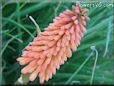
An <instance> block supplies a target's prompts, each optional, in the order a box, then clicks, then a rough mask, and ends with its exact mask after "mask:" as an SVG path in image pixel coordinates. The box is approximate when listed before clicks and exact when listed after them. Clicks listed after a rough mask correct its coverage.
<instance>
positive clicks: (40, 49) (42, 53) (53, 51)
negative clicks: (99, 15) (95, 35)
mask: <svg viewBox="0 0 114 86" xmlns="http://www.w3.org/2000/svg"><path fill="white" fill-rule="evenodd" d="M86 13H87V10H86V9H84V8H81V5H80V3H78V6H77V7H75V6H72V11H70V10H68V9H67V10H66V11H64V12H62V13H60V15H59V16H58V17H55V19H53V23H51V24H49V26H48V27H47V28H45V31H44V32H41V33H40V34H39V36H37V37H35V38H34V40H33V42H31V43H30V45H28V46H27V47H26V48H25V50H24V51H23V53H22V56H21V57H19V58H18V59H17V61H19V63H20V65H26V66H25V67H24V68H23V69H22V70H21V73H22V74H30V77H29V80H30V81H34V80H35V78H36V77H37V76H39V79H40V83H44V81H48V80H49V79H51V78H52V75H53V74H55V73H56V69H59V68H60V65H62V64H64V62H65V61H67V58H69V57H71V56H72V52H71V49H72V50H74V51H76V50H77V46H78V45H79V44H80V40H81V38H82V37H83V35H84V32H86V29H85V27H84V26H85V25H86V20H88V19H89V17H88V16H87V14H86Z"/></svg>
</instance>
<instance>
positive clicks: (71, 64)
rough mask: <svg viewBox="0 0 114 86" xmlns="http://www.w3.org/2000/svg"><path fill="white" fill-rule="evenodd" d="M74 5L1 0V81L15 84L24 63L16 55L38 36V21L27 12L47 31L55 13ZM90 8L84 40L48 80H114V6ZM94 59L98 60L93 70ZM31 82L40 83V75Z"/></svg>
mask: <svg viewBox="0 0 114 86" xmlns="http://www.w3.org/2000/svg"><path fill="white" fill-rule="evenodd" d="M82 4H84V3H82ZM85 4H87V3H85ZM93 4H94V3H93ZM72 5H76V3H74V2H56V3H51V2H35V3H32V2H31V3H27V2H23V3H16V2H15V3H8V2H5V3H2V51H1V54H2V69H3V74H2V75H3V76H2V84H13V83H15V82H16V81H17V79H18V78H19V77H20V74H21V73H20V70H21V68H22V67H21V66H20V65H19V63H18V62H17V61H16V58H18V57H19V56H20V55H21V53H22V50H23V49H24V47H25V46H27V45H28V44H29V42H31V41H32V40H33V38H34V37H35V36H36V28H35V25H34V24H33V22H32V21H31V20H30V19H29V17H28V16H32V17H33V18H34V19H35V20H36V22H37V23H38V24H39V26H40V29H41V31H44V28H45V27H47V26H48V25H49V23H51V22H52V20H53V18H54V17H55V16H58V15H59V13H61V12H62V11H64V10H66V9H71V7H72ZM113 5H114V4H113ZM87 8H88V9H89V13H88V15H89V17H90V18H91V20H89V21H88V22H87V25H86V28H87V32H86V33H85V36H84V38H82V40H81V45H80V46H79V47H78V50H77V51H76V52H73V56H72V57H71V58H70V59H68V61H67V62H65V64H64V65H62V66H61V68H60V69H59V70H57V73H56V74H55V75H54V76H53V78H52V79H51V80H49V81H48V82H46V83H45V84H52V85H54V84H70V85H72V84H90V82H92V84H114V81H113V79H114V66H113V65H114V64H113V63H114V52H113V51H114V49H113V47H114V43H113V42H114V39H113V34H114V29H113V26H114V23H113V22H114V20H113V15H114V12H113V7H111V6H109V7H103V6H101V7H87ZM91 46H95V47H96V49H97V52H98V56H97V57H96V52H94V53H92V55H91V52H92V50H91V49H90V47H91ZM95 59H97V60H96V66H95V71H93V68H94V64H95ZM93 73H94V74H93ZM92 74H93V80H91V77H92ZM28 84H39V80H38V78H37V79H36V80H35V81H33V82H29V83H28Z"/></svg>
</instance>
